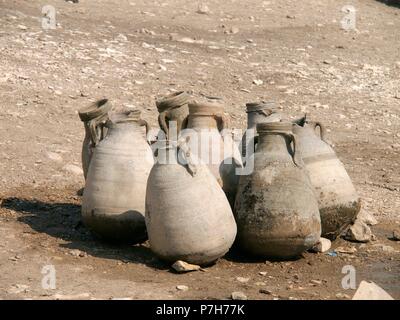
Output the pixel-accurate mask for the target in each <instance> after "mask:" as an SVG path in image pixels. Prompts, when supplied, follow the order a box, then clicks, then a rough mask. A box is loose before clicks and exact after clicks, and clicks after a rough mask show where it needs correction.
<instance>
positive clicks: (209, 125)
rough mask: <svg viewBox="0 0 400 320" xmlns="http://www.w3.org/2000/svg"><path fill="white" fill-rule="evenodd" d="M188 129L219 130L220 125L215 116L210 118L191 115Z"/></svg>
mask: <svg viewBox="0 0 400 320" xmlns="http://www.w3.org/2000/svg"><path fill="white" fill-rule="evenodd" d="M188 128H192V129H197V128H200V129H217V130H218V123H217V120H216V119H215V117H214V116H213V115H209V116H204V115H201V116H199V115H189V119H188Z"/></svg>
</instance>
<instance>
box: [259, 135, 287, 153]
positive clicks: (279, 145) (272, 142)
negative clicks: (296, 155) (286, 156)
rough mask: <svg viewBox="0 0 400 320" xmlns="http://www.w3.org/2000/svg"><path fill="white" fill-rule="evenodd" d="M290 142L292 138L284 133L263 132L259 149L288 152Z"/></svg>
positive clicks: (260, 136)
mask: <svg viewBox="0 0 400 320" xmlns="http://www.w3.org/2000/svg"><path fill="white" fill-rule="evenodd" d="M290 142H291V138H290V137H289V136H288V135H286V134H284V133H273V134H270V133H261V134H260V135H259V142H258V147H257V149H259V148H264V149H265V150H275V151H282V152H288V146H289V145H290Z"/></svg>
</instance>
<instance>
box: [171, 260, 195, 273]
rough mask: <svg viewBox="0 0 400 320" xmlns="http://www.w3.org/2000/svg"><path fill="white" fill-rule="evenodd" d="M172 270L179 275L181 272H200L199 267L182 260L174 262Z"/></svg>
mask: <svg viewBox="0 0 400 320" xmlns="http://www.w3.org/2000/svg"><path fill="white" fill-rule="evenodd" d="M172 268H173V269H174V270H175V271H176V272H179V273H183V272H190V271H197V270H200V268H201V267H200V266H198V265H196V264H190V263H187V262H185V261H182V260H178V261H176V262H175V263H174V264H173V265H172Z"/></svg>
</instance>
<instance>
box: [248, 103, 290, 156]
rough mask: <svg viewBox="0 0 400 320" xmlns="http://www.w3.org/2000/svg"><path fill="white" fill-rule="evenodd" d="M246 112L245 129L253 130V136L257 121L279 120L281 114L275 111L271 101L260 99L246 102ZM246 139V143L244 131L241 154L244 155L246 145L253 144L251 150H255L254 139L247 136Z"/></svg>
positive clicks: (255, 135) (255, 133)
mask: <svg viewBox="0 0 400 320" xmlns="http://www.w3.org/2000/svg"><path fill="white" fill-rule="evenodd" d="M246 113H247V129H253V130H254V137H257V132H256V125H257V124H258V123H267V122H279V121H281V119H282V116H281V114H280V113H279V112H278V111H277V109H276V107H275V104H274V103H273V102H264V101H261V102H249V103H246ZM248 140H249V141H248V143H246V133H245V134H244V135H243V139H242V154H243V156H246V150H247V149H248V148H247V145H250V146H251V145H253V148H252V151H253V152H254V150H255V139H254V138H252V137H250V136H249V138H248Z"/></svg>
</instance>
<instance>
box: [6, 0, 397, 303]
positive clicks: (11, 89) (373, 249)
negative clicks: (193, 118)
mask: <svg viewBox="0 0 400 320" xmlns="http://www.w3.org/2000/svg"><path fill="white" fill-rule="evenodd" d="M45 4H48V5H52V6H54V7H55V8H56V11H57V12H56V21H57V28H56V29H55V30H44V29H42V24H41V17H42V14H41V9H42V7H43V5H45ZM203 4H206V5H207V6H208V8H209V12H207V13H206V14H200V13H197V12H196V11H197V9H198V2H196V1H195V2H193V3H189V2H187V1H183V0H171V1H167V0H165V1H142V0H137V1H136V0H130V1H125V0H122V1H116V0H109V1H106V0H96V1H85V0H81V1H80V3H78V4H72V3H68V2H65V1H62V0H47V1H45V2H44V1H38V0H29V1H27V0H26V1H23V0H12V1H10V0H0V61H1V62H0V137H1V138H0V201H1V207H0V298H3V299H26V298H35V299H57V298H71V297H72V298H80V299H110V298H132V299H139V298H140V299H164V298H165V299H191V298H193V299H205V298H209V299H225V298H229V297H230V295H231V293H232V292H234V291H241V292H243V293H244V294H245V295H247V296H248V297H249V298H251V299H277V298H279V299H349V298H351V297H352V296H353V294H354V290H352V289H348V290H345V289H343V288H342V286H341V281H342V278H343V276H344V274H342V268H343V266H345V265H352V266H354V267H355V270H356V275H357V283H359V282H360V281H361V280H371V281H375V282H376V283H377V284H379V285H380V286H381V287H383V288H384V289H385V290H386V291H387V292H388V293H390V294H391V295H392V296H393V297H394V298H396V299H399V298H400V243H399V242H394V241H390V240H388V237H389V236H390V234H391V233H392V231H393V230H394V229H398V228H400V225H399V223H400V222H399V220H400V219H399V216H400V197H399V195H400V174H399V166H400V163H399V155H400V130H399V129H400V120H399V118H400V111H399V107H400V77H399V74H400V9H398V8H396V7H393V6H388V5H386V4H384V3H382V2H379V1H373V0H363V1H361V0H360V1H340V0H338V1H333V0H326V1H311V0H305V1H295V0H293V1H289V0H285V1H277V0H271V1H255V0H251V1H246V2H244V1H239V0H229V1H224V2H221V1H216V0H213V1H204V2H203ZM348 4H350V5H352V6H354V8H355V9H356V29H355V30H347V31H346V30H343V29H342V28H341V23H340V21H341V20H342V19H343V17H344V16H345V15H346V13H344V12H342V11H341V9H342V7H343V6H344V5H348ZM254 80H261V81H254ZM256 83H257V84H258V85H257V84H256ZM180 89H182V90H193V91H195V92H197V93H205V94H209V95H217V96H222V97H223V98H224V99H225V102H226V111H227V113H228V114H229V115H230V117H231V121H232V124H233V125H234V126H235V127H236V128H244V127H245V121H246V114H245V113H244V108H245V107H244V104H245V103H246V102H251V101H256V100H259V99H263V100H268V101H269V100H273V101H275V102H276V103H277V104H278V105H279V106H280V108H281V109H282V111H283V112H284V113H286V114H287V115H288V117H291V118H294V117H298V116H301V115H302V114H304V113H305V112H307V113H308V114H309V115H310V117H312V118H313V119H317V120H319V121H321V122H323V123H325V124H326V126H327V127H328V131H329V133H328V138H329V140H330V141H331V142H332V143H333V144H334V146H335V150H336V151H337V153H338V155H339V157H340V158H341V160H342V161H343V162H344V163H345V166H346V168H347V170H348V172H349V174H350V176H351V177H352V179H353V181H354V184H355V186H356V188H357V190H358V192H359V193H360V196H361V197H362V202H363V204H362V206H363V209H364V210H366V211H368V212H369V213H371V214H373V215H374V216H375V217H376V219H377V220H378V221H379V224H378V225H376V226H374V227H372V230H373V232H374V234H375V236H376V240H375V241H372V242H369V243H366V244H360V243H349V242H346V241H344V240H343V239H339V240H337V241H336V242H334V243H333V248H336V247H338V246H351V247H354V248H356V252H355V253H353V254H339V255H338V256H330V255H326V254H312V253H306V254H304V257H303V258H301V259H299V260H296V261H289V262H273V263H271V262H267V263H265V262H264V261H261V262H260V261H249V260H246V259H245V258H244V257H241V256H240V255H239V254H237V253H234V252H232V253H230V254H228V255H227V256H226V257H225V258H223V259H221V260H220V261H218V263H217V264H216V265H214V266H212V267H210V268H207V269H206V270H205V271H198V272H193V273H189V274H184V275H178V274H175V273H173V272H171V270H170V268H169V266H168V265H165V264H163V263H162V262H160V261H159V260H158V259H157V258H155V257H154V256H153V255H152V253H151V251H150V249H149V247H148V245H147V244H144V245H141V246H133V247H128V246H127V247H115V246H110V245H107V244H104V243H101V242H99V241H98V240H96V239H95V238H93V236H92V235H91V234H90V233H89V232H88V231H87V230H86V229H85V228H84V227H83V226H82V224H81V223H80V201H81V199H80V197H79V196H77V194H76V191H77V190H78V189H80V188H81V187H82V186H83V183H84V181H83V177H82V174H81V172H80V169H79V168H80V149H81V143H82V139H83V135H84V131H83V126H82V123H81V122H80V121H79V118H78V115H77V109H79V108H81V107H82V106H85V105H87V104H88V103H90V102H92V101H94V100H96V99H99V98H102V97H107V98H109V99H110V100H111V101H112V103H113V105H114V106H115V108H122V107H130V106H134V107H137V108H140V109H141V110H143V117H144V118H145V119H147V120H148V121H149V122H150V123H151V125H153V126H156V125H157V121H156V117H157V112H156V107H155V103H154V101H155V99H156V97H158V96H160V95H163V94H166V93H169V92H173V91H176V90H180ZM46 265H53V266H54V267H55V270H56V275H57V277H56V279H57V282H56V289H54V290H47V289H43V288H42V278H43V274H42V273H41V272H42V270H43V267H44V266H46ZM260 272H262V274H260ZM264 272H266V274H264ZM238 277H241V278H239V279H238ZM242 278H245V279H242ZM177 285H186V286H187V287H188V288H189V290H187V291H179V290H177V289H176V286H177ZM260 289H264V292H270V294H265V293H260Z"/></svg>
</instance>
